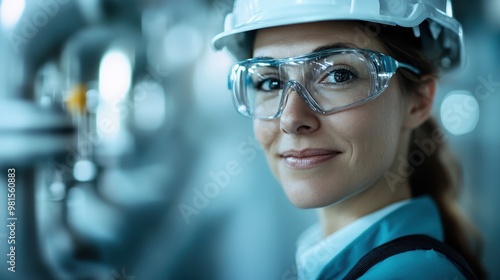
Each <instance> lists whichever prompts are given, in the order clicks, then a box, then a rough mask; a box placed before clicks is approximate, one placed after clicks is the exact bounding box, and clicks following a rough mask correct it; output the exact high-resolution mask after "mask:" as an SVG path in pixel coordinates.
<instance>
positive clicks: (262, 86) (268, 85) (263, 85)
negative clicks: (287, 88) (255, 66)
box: [256, 78, 282, 91]
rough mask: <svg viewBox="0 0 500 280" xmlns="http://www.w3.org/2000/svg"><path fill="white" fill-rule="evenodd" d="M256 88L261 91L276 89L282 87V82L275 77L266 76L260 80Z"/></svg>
mask: <svg viewBox="0 0 500 280" xmlns="http://www.w3.org/2000/svg"><path fill="white" fill-rule="evenodd" d="M256 88H257V89H258V90H261V91H275V90H280V89H281V88H282V83H281V81H280V80H278V79H275V78H266V79H263V80H261V81H259V82H258V83H257V85H256Z"/></svg>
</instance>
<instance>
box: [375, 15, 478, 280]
mask: <svg viewBox="0 0 500 280" xmlns="http://www.w3.org/2000/svg"><path fill="white" fill-rule="evenodd" d="M369 25H370V26H369ZM369 27H371V28H373V27H375V29H376V30H378V31H379V32H378V33H377V36H378V38H379V39H380V40H381V42H382V43H383V44H384V45H385V47H386V48H387V49H388V50H389V55H391V56H392V57H394V58H395V59H396V60H398V61H400V62H406V63H409V64H411V65H413V66H415V67H417V68H418V69H420V71H421V74H420V75H419V76H417V75H415V74H413V73H411V72H409V71H407V70H404V69H401V70H398V73H399V75H397V76H396V77H398V79H399V81H400V83H401V85H402V86H403V87H404V88H405V89H406V91H408V92H411V93H414V94H417V93H418V91H417V88H418V87H419V86H420V85H422V84H423V83H424V81H423V80H422V79H421V77H422V76H423V75H431V76H434V77H436V78H437V76H438V70H437V67H436V62H433V61H431V59H429V58H428V57H426V55H425V54H424V51H423V48H424V44H423V43H422V41H421V40H420V39H419V38H417V37H415V36H414V34H413V31H412V29H410V28H401V27H395V26H385V25H374V24H373V23H365V28H369ZM421 30H422V31H425V28H422V29H421ZM439 129H440V128H439V127H438V125H437V123H436V121H435V120H434V119H433V118H430V119H429V120H427V121H426V122H424V123H423V124H422V125H421V126H420V127H418V128H416V129H415V130H414V131H413V132H412V136H411V140H410V143H409V145H410V146H409V151H410V153H411V152H412V151H418V150H419V149H421V147H418V145H417V144H416V143H417V142H418V141H423V140H425V139H435V137H436V136H435V135H436V132H439ZM437 134H441V135H442V132H439V133H437ZM433 145H435V146H433V147H434V148H433V151H432V153H428V154H426V157H425V159H424V160H423V162H422V164H420V165H418V166H414V168H415V169H414V172H413V173H412V174H411V175H410V177H409V181H410V187H411V191H412V196H413V197H417V196H421V195H430V196H431V197H432V199H433V200H434V201H435V203H436V204H437V207H438V209H439V212H440V215H441V222H442V225H443V229H444V241H445V243H447V244H448V245H450V246H451V247H453V248H454V249H455V250H456V251H457V252H459V253H460V254H461V255H462V256H463V257H464V258H465V260H466V261H467V262H468V263H469V265H470V266H471V268H472V269H473V270H474V272H475V273H476V275H477V276H478V278H479V279H486V272H485V270H484V267H483V265H482V263H481V261H480V258H479V255H480V251H481V245H482V242H481V238H480V235H479V233H478V232H477V231H476V230H475V228H474V227H473V226H472V225H471V224H470V223H469V222H468V221H467V220H466V219H465V217H464V216H463V215H462V214H461V213H460V211H459V208H458V206H457V203H456V196H457V195H458V191H459V189H460V185H461V173H462V172H461V166H460V164H459V162H458V160H456V158H455V157H454V156H453V154H452V153H451V151H450V150H449V148H448V146H447V145H446V143H445V142H444V141H433ZM410 153H409V155H410ZM409 155H408V156H409ZM408 160H409V162H411V159H410V158H408Z"/></svg>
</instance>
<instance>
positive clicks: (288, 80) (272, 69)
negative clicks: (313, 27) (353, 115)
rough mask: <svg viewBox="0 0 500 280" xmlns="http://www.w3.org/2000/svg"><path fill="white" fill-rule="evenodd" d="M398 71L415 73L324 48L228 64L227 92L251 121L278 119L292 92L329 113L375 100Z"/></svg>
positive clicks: (371, 56) (389, 61)
mask: <svg viewBox="0 0 500 280" xmlns="http://www.w3.org/2000/svg"><path fill="white" fill-rule="evenodd" d="M398 68H406V69H408V70H410V71H412V72H414V73H415V74H417V75H418V74H420V71H419V70H418V69H417V68H415V67H413V66H411V65H408V64H405V63H401V62H398V61H396V60H395V59H394V58H392V57H390V56H387V55H384V54H382V53H380V52H376V51H371V50H364V49H329V50H325V51H320V52H315V53H311V54H306V55H302V56H297V57H290V58H282V59H271V58H269V59H268V58H253V59H248V60H244V61H241V62H239V63H237V64H235V65H233V67H232V68H231V71H230V73H229V89H230V90H232V93H233V98H234V103H235V106H236V109H237V110H238V112H239V113H240V114H242V115H244V116H247V117H251V118H259V119H274V118H278V117H280V115H281V113H282V111H283V108H284V106H285V104H286V96H287V94H288V92H290V91H291V90H294V91H295V92H297V93H298V94H299V95H300V97H301V98H302V99H303V100H304V101H305V102H306V103H307V104H308V105H309V107H311V109H313V110H314V111H315V112H318V113H321V114H331V113H334V112H338V111H341V110H346V109H349V108H352V107H355V106H359V105H361V104H364V103H366V102H368V101H370V100H372V99H374V98H376V97H377V96H379V95H380V94H381V93H382V92H384V90H385V89H386V88H387V87H388V85H389V81H390V79H391V77H392V76H393V75H394V74H395V72H396V69H398Z"/></svg>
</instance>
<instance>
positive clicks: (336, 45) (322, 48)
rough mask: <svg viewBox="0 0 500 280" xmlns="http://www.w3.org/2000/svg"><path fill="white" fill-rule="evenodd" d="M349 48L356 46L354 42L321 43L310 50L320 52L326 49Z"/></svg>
mask: <svg viewBox="0 0 500 280" xmlns="http://www.w3.org/2000/svg"><path fill="white" fill-rule="evenodd" d="M351 48H357V47H356V46H355V45H354V44H349V43H335V44H328V45H323V46H319V47H317V48H315V49H314V50H313V51H312V52H313V53H315V52H320V51H326V50H334V49H351Z"/></svg>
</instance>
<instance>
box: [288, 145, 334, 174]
mask: <svg viewBox="0 0 500 280" xmlns="http://www.w3.org/2000/svg"><path fill="white" fill-rule="evenodd" d="M338 154H340V152H339V151H335V150H328V149H304V150H300V151H298V150H288V151H285V152H283V153H281V154H280V157H281V158H282V159H283V160H284V161H285V164H286V165H287V166H288V167H289V168H292V169H310V168H313V167H316V166H318V165H320V164H322V163H324V162H326V161H329V160H331V159H333V158H335V157H336V156H337V155H338Z"/></svg>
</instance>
